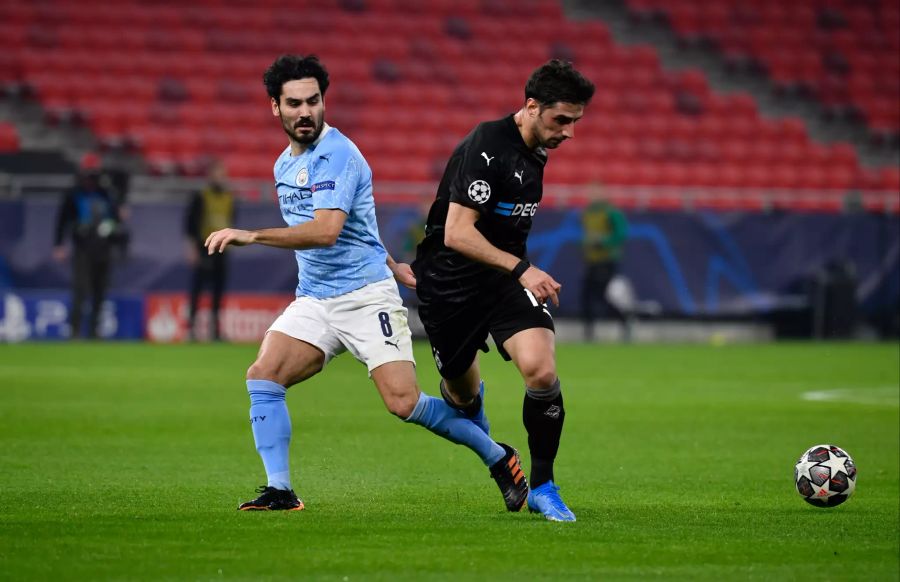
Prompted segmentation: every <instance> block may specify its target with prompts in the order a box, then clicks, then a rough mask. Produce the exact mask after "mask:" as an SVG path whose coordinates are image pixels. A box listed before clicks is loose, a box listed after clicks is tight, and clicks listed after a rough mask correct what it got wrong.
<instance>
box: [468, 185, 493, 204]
mask: <svg viewBox="0 0 900 582" xmlns="http://www.w3.org/2000/svg"><path fill="white" fill-rule="evenodd" d="M490 197H491V185H490V184H488V183H487V182H485V181H484V180H475V181H474V182H472V183H471V184H469V198H471V199H472V201H473V202H477V203H478V204H484V203H485V202H487V201H488V199H489V198H490Z"/></svg>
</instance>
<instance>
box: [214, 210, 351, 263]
mask: <svg viewBox="0 0 900 582" xmlns="http://www.w3.org/2000/svg"><path fill="white" fill-rule="evenodd" d="M346 220H347V215H346V214H345V213H344V211H343V210H335V209H330V208H328V209H325V208H320V209H319V210H316V212H315V215H314V216H313V219H312V220H310V221H307V222H304V223H302V224H298V225H296V226H289V227H285V228H264V229H262V230H240V229H237V228H225V229H222V230H217V231H216V232H214V233H212V234H211V235H209V237H207V239H206V243H205V244H206V248H207V250H208V252H209V254H213V253H221V252H224V251H225V247H227V246H228V245H234V246H244V245H250V244H259V245H266V246H269V247H277V248H281V249H295V250H300V249H312V248H320V247H330V246H332V245H333V244H334V243H335V242H337V238H338V235H340V234H341V230H343V228H344V222H346Z"/></svg>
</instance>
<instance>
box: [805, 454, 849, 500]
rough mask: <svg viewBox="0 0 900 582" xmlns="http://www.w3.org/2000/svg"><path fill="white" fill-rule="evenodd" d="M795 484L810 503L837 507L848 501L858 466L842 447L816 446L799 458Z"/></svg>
mask: <svg viewBox="0 0 900 582" xmlns="http://www.w3.org/2000/svg"><path fill="white" fill-rule="evenodd" d="M794 485H795V486H796V487H797V492H798V493H800V495H802V496H803V499H804V500H805V501H806V502H807V503H810V504H812V505H815V506H816V507H834V506H835V505H840V504H841V503H843V502H845V501H847V498H848V497H850V496H851V495H852V494H853V491H854V490H855V489H856V465H855V464H853V459H851V458H850V455H848V454H847V453H846V452H845V451H844V450H843V449H841V448H840V447H836V446H834V445H816V446H814V447H811V448H809V449H808V450H807V451H806V452H805V453H803V454H802V455H801V456H800V460H798V461H797V465H796V466H795V467H794Z"/></svg>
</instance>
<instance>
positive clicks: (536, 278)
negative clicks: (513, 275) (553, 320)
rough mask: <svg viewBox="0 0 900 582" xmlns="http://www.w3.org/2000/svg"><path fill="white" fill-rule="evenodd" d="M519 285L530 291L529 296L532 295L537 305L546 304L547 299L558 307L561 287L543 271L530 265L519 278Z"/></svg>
mask: <svg viewBox="0 0 900 582" xmlns="http://www.w3.org/2000/svg"><path fill="white" fill-rule="evenodd" d="M519 283H521V284H522V287H525V288H526V289H528V290H529V291H531V294H532V295H534V298H535V299H537V300H538V302H539V303H546V302H547V300H548V299H549V300H550V301H552V302H553V305H554V306H556V307H559V291H560V289H562V285H560V284H559V283H557V282H556V280H555V279H554V278H553V277H551V276H550V275H548V274H547V273H545V272H544V271H541V270H540V269H538V268H537V267H535V266H534V265H531V266H530V267H528V270H526V271H525V272H524V273H522V276H521V277H519Z"/></svg>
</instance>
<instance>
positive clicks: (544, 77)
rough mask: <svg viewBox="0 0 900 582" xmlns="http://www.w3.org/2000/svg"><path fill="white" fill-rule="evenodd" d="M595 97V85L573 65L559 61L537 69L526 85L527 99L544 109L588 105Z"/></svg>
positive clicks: (549, 62) (550, 62) (547, 63)
mask: <svg viewBox="0 0 900 582" xmlns="http://www.w3.org/2000/svg"><path fill="white" fill-rule="evenodd" d="M593 96H594V84H593V83H591V82H590V81H589V80H587V79H586V78H585V77H584V75H582V74H581V73H579V72H578V71H576V70H575V67H573V66H572V63H568V62H564V61H561V60H559V59H553V60H552V61H547V62H546V63H545V64H543V65H541V66H540V67H538V68H536V69H535V70H534V72H533V73H531V77H529V79H528V83H526V84H525V98H526V99H528V98H531V99H534V100H535V101H537V102H538V103H540V104H541V105H542V106H544V107H549V106H551V105H553V104H554V103H558V102H562V103H575V104H578V105H587V104H588V103H590V102H591V97H593Z"/></svg>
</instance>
